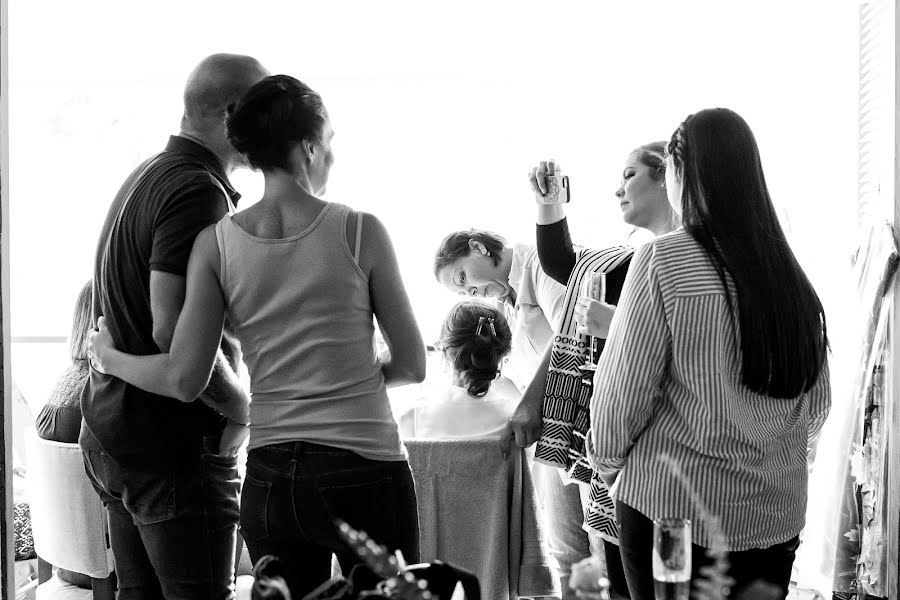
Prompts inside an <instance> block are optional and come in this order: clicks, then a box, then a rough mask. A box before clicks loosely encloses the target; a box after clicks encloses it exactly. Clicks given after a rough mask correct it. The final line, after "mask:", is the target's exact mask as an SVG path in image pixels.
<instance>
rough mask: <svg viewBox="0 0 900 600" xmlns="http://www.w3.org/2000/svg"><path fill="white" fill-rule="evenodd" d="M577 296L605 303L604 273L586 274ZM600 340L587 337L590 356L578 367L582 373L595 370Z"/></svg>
mask: <svg viewBox="0 0 900 600" xmlns="http://www.w3.org/2000/svg"><path fill="white" fill-rule="evenodd" d="M578 295H579V296H580V297H582V298H590V299H591V300H596V301H597V302H606V273H603V272H602V271H596V272H594V273H587V274H586V275H585V276H584V278H583V279H582V280H581V288H580V292H579V294H578ZM600 339H601V338H598V337H594V336H592V335H590V336H588V344H589V353H590V354H589V357H588V362H586V363H584V364H583V365H581V367H580V369H581V370H582V371H596V370H597V361H598V360H599V359H600Z"/></svg>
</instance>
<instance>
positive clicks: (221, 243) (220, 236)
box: [216, 213, 234, 291]
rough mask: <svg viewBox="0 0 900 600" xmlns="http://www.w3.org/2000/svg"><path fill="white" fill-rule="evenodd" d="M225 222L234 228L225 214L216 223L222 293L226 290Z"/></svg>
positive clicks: (229, 217) (229, 216)
mask: <svg viewBox="0 0 900 600" xmlns="http://www.w3.org/2000/svg"><path fill="white" fill-rule="evenodd" d="M226 221H227V226H231V227H234V224H233V223H232V222H231V214H230V213H229V214H227V215H225V216H224V217H222V218H221V219H220V220H219V222H218V223H216V245H218V247H219V283H220V284H221V286H222V291H225V290H226V285H227V283H226V275H227V273H228V269H227V268H226V267H227V264H228V263H227V262H226V259H225V257H226V256H227V254H228V253H227V252H226V244H227V239H226V228H227V226H226Z"/></svg>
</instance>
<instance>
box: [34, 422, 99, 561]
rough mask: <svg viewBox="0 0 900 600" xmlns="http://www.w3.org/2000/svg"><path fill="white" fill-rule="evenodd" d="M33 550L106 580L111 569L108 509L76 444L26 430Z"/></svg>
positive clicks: (44, 558) (44, 556)
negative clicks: (51, 438)
mask: <svg viewBox="0 0 900 600" xmlns="http://www.w3.org/2000/svg"><path fill="white" fill-rule="evenodd" d="M26 445H27V448H28V492H29V493H28V495H29V504H30V508H31V529H32V532H33V534H34V549H35V552H37V554H38V556H39V557H40V558H42V559H43V560H45V561H47V562H49V563H51V564H53V565H56V566H57V567H60V568H62V569H67V570H69V571H75V572H76V573H84V574H85V575H88V576H90V577H93V578H95V579H103V578H106V577H108V576H109V574H110V573H112V572H113V569H114V563H113V557H112V550H111V549H110V548H109V544H108V542H107V539H108V530H109V526H108V522H107V516H106V510H105V509H104V508H103V504H102V503H101V502H100V497H99V496H97V492H96V491H94V488H93V486H92V485H91V482H90V480H88V477H87V474H86V473H85V471H84V459H83V458H82V454H81V448H80V447H79V446H78V444H65V443H62V442H52V441H50V440H44V439H41V438H39V437H38V435H37V432H35V431H34V430H30V431H28V433H27V434H26Z"/></svg>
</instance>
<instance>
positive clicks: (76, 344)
mask: <svg viewBox="0 0 900 600" xmlns="http://www.w3.org/2000/svg"><path fill="white" fill-rule="evenodd" d="M91 325H92V324H91V282H90V281H88V282H87V283H86V284H85V285H84V287H83V288H81V292H79V294H78V299H77V300H76V301H75V314H74V315H73V316H72V334H71V336H70V337H69V351H70V353H71V355H72V364H71V365H69V368H68V369H66V372H65V373H63V374H62V377H60V378H59V381H57V382H56V387H55V388H53V393H51V394H50V398H49V399H48V400H47V404H45V405H44V407H43V408H42V409H41V412H40V413H38V416H37V418H36V419H35V421H34V425H35V427H36V428H37V434H38V436H39V437H41V438H43V439H45V440H52V441H54V442H65V443H67V444H77V443H78V433H79V432H80V431H81V390H82V388H84V382H85V381H87V378H88V374H89V373H90V368H89V365H88V357H87V342H88V334H89V333H90V332H91V329H92V327H91Z"/></svg>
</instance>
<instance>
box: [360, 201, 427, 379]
mask: <svg viewBox="0 0 900 600" xmlns="http://www.w3.org/2000/svg"><path fill="white" fill-rule="evenodd" d="M358 214H359V215H361V216H362V219H363V228H362V239H361V243H360V249H361V252H360V253H359V254H360V268H361V269H362V270H363V272H364V273H366V274H367V275H368V276H369V292H370V294H371V296H372V309H373V312H374V313H375V318H376V319H377V320H378V325H379V327H381V332H382V334H383V335H384V341H385V342H386V343H387V346H388V350H389V352H390V357H389V358H388V359H387V361H385V362H383V363H382V370H383V371H384V381H385V385H387V386H388V387H393V386H398V385H404V384H407V383H419V382H421V381H422V380H424V379H425V343H424V342H423V341H422V334H421V332H420V331H419V326H418V324H417V323H416V320H415V317H414V316H413V311H412V305H411V304H410V302H409V296H407V294H406V287H405V286H404V285H403V279H402V278H401V277H400V266H399V264H398V263H397V256H396V254H395V253H394V245H393V243H391V237H390V235H389V234H388V232H387V229H385V227H384V224H383V223H382V222H381V221H379V220H378V219H377V218H376V217H374V216H373V215H370V214H368V213H358Z"/></svg>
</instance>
